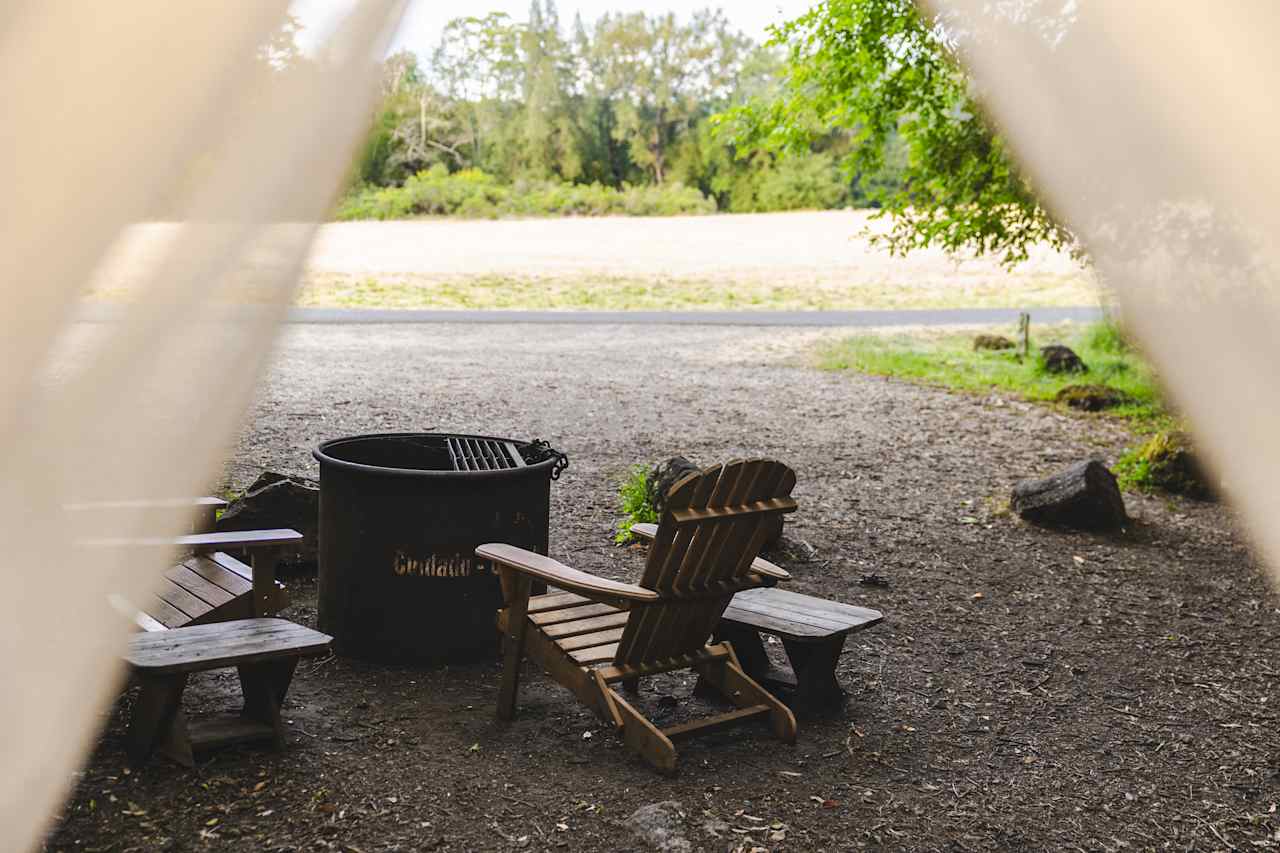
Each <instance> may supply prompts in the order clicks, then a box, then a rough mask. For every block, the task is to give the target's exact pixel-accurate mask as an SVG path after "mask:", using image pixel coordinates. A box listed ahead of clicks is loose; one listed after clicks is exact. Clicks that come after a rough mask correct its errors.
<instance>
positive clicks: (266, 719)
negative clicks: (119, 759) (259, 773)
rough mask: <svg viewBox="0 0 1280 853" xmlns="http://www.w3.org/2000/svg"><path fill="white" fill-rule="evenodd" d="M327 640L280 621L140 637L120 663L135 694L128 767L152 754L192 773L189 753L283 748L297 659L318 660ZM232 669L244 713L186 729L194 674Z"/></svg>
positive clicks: (245, 622)
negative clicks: (186, 698) (283, 717)
mask: <svg viewBox="0 0 1280 853" xmlns="http://www.w3.org/2000/svg"><path fill="white" fill-rule="evenodd" d="M332 641H333V638H332V637H330V636H329V635H327V634H321V633H320V632H319V631H313V630H311V629H310V628H304V627H303V626H301V625H296V624H294V623H292V622H289V621H286V620H284V619H276V618H256V619H239V620H236V621H232V622H218V623H214V624H210V625H191V626H187V627H183V628H173V629H170V630H167V631H154V632H141V633H138V634H135V635H134V636H133V637H132V638H131V640H130V642H129V652H128V654H127V655H125V660H126V661H127V662H128V664H129V666H130V668H131V670H132V675H133V677H134V678H136V679H137V681H138V683H140V684H141V686H142V690H141V692H140V693H139V695H138V698H137V701H136V702H135V704H134V707H133V716H132V718H131V719H130V721H129V732H128V746H127V748H128V753H129V761H130V763H131V764H133V765H134V766H138V765H140V764H142V763H143V762H145V761H146V760H147V758H148V757H150V755H151V753H152V752H153V751H155V750H156V749H159V750H160V751H161V752H163V753H164V754H166V755H168V756H170V757H171V758H173V759H174V760H176V761H178V762H179V763H181V764H185V765H186V766H188V767H193V766H195V756H194V753H195V751H196V750H201V749H207V748H211V747H215V746H223V745H226V744H231V743H245V742H253V741H266V742H268V743H271V744H273V745H274V746H276V747H277V748H279V747H283V746H284V730H283V728H282V727H281V724H280V706H281V704H282V703H283V702H284V697H285V693H286V692H287V691H288V689H289V682H290V681H291V680H292V678H293V672H294V669H295V668H296V667H297V665H298V660H299V658H302V657H307V656H312V655H321V654H324V653H325V652H327V651H328V650H329V644H330V643H331V642H332ZM233 666H234V667H236V669H237V670H239V673H240V689H241V691H242V692H243V694H244V709H243V710H242V711H241V713H240V714H239V715H238V716H231V717H221V718H214V719H210V720H202V721H199V722H198V723H190V724H189V723H188V721H187V719H186V717H185V716H184V714H183V712H182V692H183V690H184V689H185V688H186V686H187V677H188V676H189V675H190V674H191V673H193V672H205V671H207V670H211V669H222V668H226V667H233Z"/></svg>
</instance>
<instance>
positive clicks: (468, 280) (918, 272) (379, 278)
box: [91, 211, 1098, 310]
mask: <svg viewBox="0 0 1280 853" xmlns="http://www.w3.org/2000/svg"><path fill="white" fill-rule="evenodd" d="M878 227H880V224H879V223H878V222H876V221H874V220H871V219H869V217H868V213H867V212H866V211H821V212H798V213H770V214H747V215H716V216H695V217H685V216H673V217H652V218H646V217H618V218H610V217H596V218H582V219H572V218H570V219H534V220H499V221H494V222H490V221H469V220H448V219H444V220H415V221H407V222H349V223H337V224H330V225H326V226H324V227H322V228H321V229H320V231H319V234H318V236H317V239H316V242H315V245H314V246H313V249H312V252H311V256H310V258H309V261H308V265H307V269H306V271H305V274H304V276H303V287H302V289H301V291H300V293H299V296H298V303H299V304H300V305H308V306H323V307H349V308H458V309H462V308H471V309H477V308H479V309H483V308H510V309H601V310H677V309H679V310H690V309H693V310H697V309H707V310H733V309H753V308H754V309H774V310H817V309H835V310H839V309H859V308H862V309H887V308H961V307H968V308H974V307H985V308H995V307H1035V306H1061V305H1091V304H1096V303H1097V300H1098V296H1097V289H1096V286H1095V284H1094V283H1093V281H1092V279H1091V278H1090V276H1089V275H1088V274H1087V273H1086V272H1085V271H1083V270H1081V269H1080V268H1079V267H1078V266H1077V265H1076V264H1075V263H1074V262H1073V261H1071V259H1070V258H1067V257H1064V256H1062V255H1059V254H1055V253H1053V252H1049V251H1047V250H1039V251H1036V252H1033V253H1032V257H1031V259H1030V260H1028V261H1027V262H1026V263H1024V264H1021V265H1019V266H1018V267H1017V268H1015V269H1013V270H1005V269H1002V268H1001V267H1000V266H999V265H997V264H995V263H994V262H992V261H989V260H985V259H972V258H970V259H956V258H953V257H949V256H947V255H945V254H943V253H941V252H936V251H921V252H915V253H912V254H911V255H910V256H908V257H906V258H895V257H892V256H890V255H888V254H886V253H885V252H883V251H881V250H880V249H879V248H877V247H876V246H875V245H873V244H872V243H871V241H870V234H871V233H873V232H874V231H875V230H876V229H877V228H878ZM174 233H176V232H175V229H174V228H173V226H169V225H164V224H155V225H144V226H138V227H136V228H135V229H133V230H132V231H131V232H130V233H129V234H128V235H126V238H125V239H124V240H122V241H121V243H120V245H118V246H117V248H116V251H115V253H114V255H113V258H112V259H111V262H110V263H108V264H107V265H106V268H105V269H104V270H103V271H102V274H101V275H100V277H99V279H98V282H97V284H96V286H95V287H94V289H93V292H92V294H91V295H92V297H93V298H97V299H108V300H109V299H127V298H128V295H129V292H130V282H131V280H132V279H133V277H134V273H135V271H136V270H137V269H139V268H142V267H145V266H146V265H147V264H149V263H153V262H154V261H155V259H156V258H157V257H159V254H160V253H159V249H161V248H163V247H164V245H165V244H166V243H167V241H168V240H170V239H172V236H173V234H174ZM263 262H264V263H269V262H270V259H269V258H264V259H263Z"/></svg>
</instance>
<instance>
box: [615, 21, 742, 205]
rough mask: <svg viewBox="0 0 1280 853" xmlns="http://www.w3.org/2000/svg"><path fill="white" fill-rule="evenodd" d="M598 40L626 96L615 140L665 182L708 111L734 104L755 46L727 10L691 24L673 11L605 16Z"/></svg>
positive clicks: (620, 105)
mask: <svg viewBox="0 0 1280 853" xmlns="http://www.w3.org/2000/svg"><path fill="white" fill-rule="evenodd" d="M594 41H595V46H596V49H597V51H599V52H600V55H601V56H603V57H607V62H606V63H605V66H604V68H603V73H604V75H605V79H606V80H607V81H608V83H609V84H610V85H611V86H612V87H613V88H615V89H616V90H617V91H619V93H620V94H621V95H622V97H621V98H620V99H619V100H618V102H617V109H616V112H617V124H616V125H615V127H614V128H613V134H614V136H615V138H617V139H619V140H620V141H622V140H625V141H626V142H627V144H628V147H629V150H630V154H631V159H632V160H633V161H635V163H636V164H637V165H639V166H641V167H642V168H644V169H646V170H647V171H649V172H650V174H651V175H652V176H653V180H654V183H657V184H661V183H662V182H663V181H664V180H665V179H666V176H667V168H668V164H669V163H668V161H669V158H670V155H671V149H672V147H673V146H674V145H675V144H676V143H677V142H678V141H679V140H680V138H681V136H682V135H683V134H684V133H685V132H687V131H688V130H689V129H690V128H691V127H692V126H693V125H694V124H695V123H696V121H697V119H699V118H701V117H703V116H704V115H705V113H700V111H702V110H705V109H706V108H707V106H708V105H710V104H712V103H714V102H716V101H721V102H723V101H725V100H727V96H728V95H729V93H730V92H731V91H732V90H733V85H734V82H735V81H736V79H737V75H738V72H739V69H740V66H741V63H742V60H743V58H744V57H745V56H746V55H747V52H748V50H749V49H750V46H751V45H750V42H749V41H748V40H747V39H746V38H745V37H744V36H742V35H741V34H740V33H736V32H734V31H733V30H731V29H730V28H729V22H728V21H727V20H726V19H725V17H724V13H723V12H721V11H719V10H717V11H714V12H713V11H711V10H708V9H703V10H701V11H698V12H695V13H694V14H693V17H692V19H691V20H690V22H689V23H688V24H686V25H682V24H680V23H679V22H678V21H677V20H676V16H675V15H674V14H671V13H668V14H666V15H662V16H659V17H654V18H650V17H648V16H646V15H644V14H642V13H633V14H614V15H605V16H604V17H603V18H601V19H600V21H599V22H598V23H597V24H596V33H595V39H594Z"/></svg>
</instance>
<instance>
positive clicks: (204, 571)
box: [182, 554, 253, 596]
mask: <svg viewBox="0 0 1280 853" xmlns="http://www.w3.org/2000/svg"><path fill="white" fill-rule="evenodd" d="M212 556H214V557H216V556H218V555H217V554H214V555H212ZM236 562H239V560H237V561H236ZM182 564H183V565H184V566H186V567H187V568H188V569H190V570H191V571H193V572H195V573H196V574H197V575H199V576H200V577H202V578H204V579H205V580H207V581H208V582H209V583H211V584H214V585H215V586H217V587H220V588H221V589H224V590H226V591H227V592H229V593H230V594H231V595H232V596H237V595H244V594H245V593H246V592H251V591H252V590H253V583H252V580H251V579H250V578H244V577H241V576H240V575H239V574H237V573H235V572H232V571H230V570H228V569H227V568H226V567H225V566H223V565H221V564H220V563H218V562H216V561H214V560H213V559H211V557H210V555H207V554H206V555H202V556H199V557H188V558H187V559H186V560H184V561H183V563H182Z"/></svg>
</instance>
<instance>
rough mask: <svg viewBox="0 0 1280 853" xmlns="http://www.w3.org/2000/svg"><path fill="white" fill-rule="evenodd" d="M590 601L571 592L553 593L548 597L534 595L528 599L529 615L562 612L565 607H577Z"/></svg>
mask: <svg viewBox="0 0 1280 853" xmlns="http://www.w3.org/2000/svg"><path fill="white" fill-rule="evenodd" d="M590 603H591V599H589V598H584V597H583V596H581V595H576V594H575V593H572V592H555V593H550V594H548V595H535V596H533V597H532V598H530V599H529V612H530V613H545V612H546V611H548V610H562V609H564V608H566V607H577V606H579V605H582V604H590Z"/></svg>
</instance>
